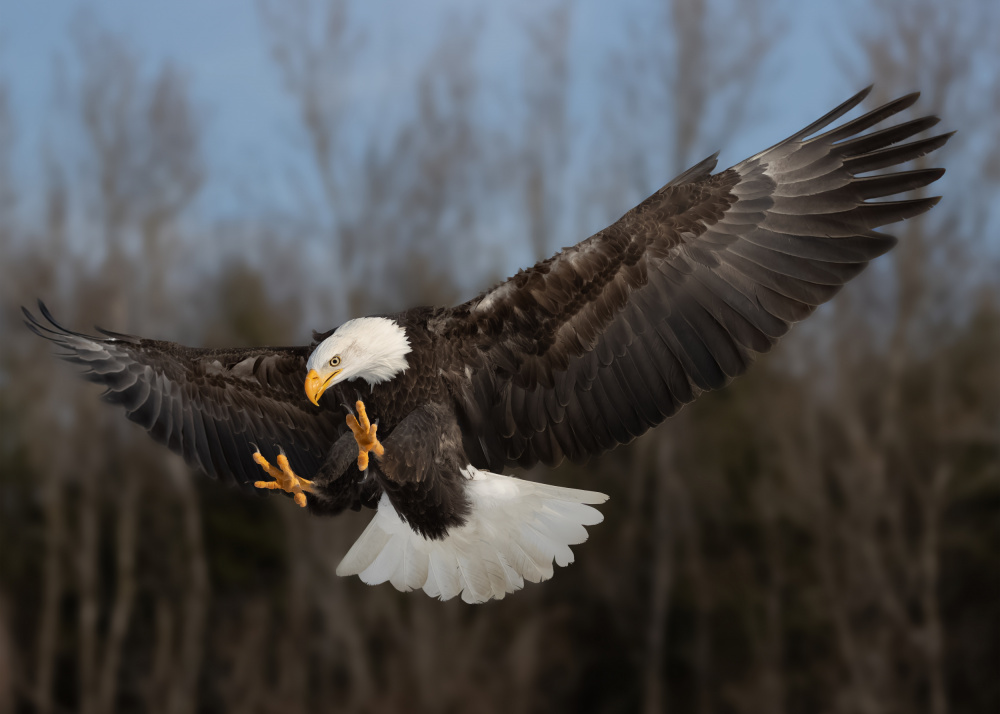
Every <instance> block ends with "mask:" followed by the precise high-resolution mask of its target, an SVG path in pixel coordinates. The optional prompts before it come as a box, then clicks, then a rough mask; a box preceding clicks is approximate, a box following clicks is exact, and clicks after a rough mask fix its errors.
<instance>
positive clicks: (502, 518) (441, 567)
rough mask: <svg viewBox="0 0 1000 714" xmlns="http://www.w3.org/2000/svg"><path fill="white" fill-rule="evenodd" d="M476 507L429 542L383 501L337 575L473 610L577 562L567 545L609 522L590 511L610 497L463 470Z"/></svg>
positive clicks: (485, 472) (386, 499)
mask: <svg viewBox="0 0 1000 714" xmlns="http://www.w3.org/2000/svg"><path fill="white" fill-rule="evenodd" d="M462 475H463V476H465V477H466V478H468V479H469V480H468V484H467V493H468V496H469V500H470V502H471V504H472V512H471V513H470V514H469V519H468V521H467V522H466V524H465V525H463V526H462V527H461V528H453V529H452V530H451V531H449V533H448V535H447V536H446V537H445V538H443V539H441V540H428V539H426V538H424V537H422V536H420V535H418V534H417V533H415V532H414V531H413V530H411V529H410V527H409V526H408V525H407V524H406V523H404V522H403V521H402V520H401V519H400V517H399V515H398V514H397V513H396V510H395V509H394V508H393V507H392V504H390V503H389V499H388V497H387V496H385V495H384V494H383V495H382V500H381V501H379V504H378V511H377V512H376V514H375V517H374V518H373V519H372V522H371V523H369V524H368V527H367V528H366V529H365V531H364V533H362V534H361V537H360V538H358V540H357V541H356V542H355V543H354V545H353V546H351V549H350V550H349V551H348V553H347V555H345V556H344V559H343V560H342V561H341V562H340V565H339V566H337V575H360V576H361V579H362V580H363V581H364V582H366V583H368V584H369V585H377V584H379V583H384V582H385V581H386V580H388V581H389V582H391V583H392V585H393V587H395V588H396V589H397V590H401V591H403V592H406V591H409V590H416V589H418V588H421V589H423V591H424V592H425V593H427V594H428V595H430V596H432V597H437V598H440V599H442V600H448V599H450V598H453V597H455V596H456V595H459V594H461V596H462V599H463V600H464V601H465V602H469V603H480V602H486V601H487V600H490V599H491V598H496V599H497V600H500V599H502V598H503V597H504V595H506V594H507V593H512V592H514V591H515V590H520V589H521V588H522V587H524V581H525V580H528V581H530V582H533V583H537V582H540V581H542V580H548V579H549V578H551V577H552V570H553V569H552V561H553V559H555V562H556V564H557V565H562V566H566V565H569V564H570V563H572V562H573V552H572V551H571V550H570V548H569V546H571V545H576V544H578V543H583V542H584V541H585V540H587V531H586V529H585V528H584V526H593V525H596V524H598V523H600V522H601V521H602V520H604V517H603V516H602V515H601V513H600V512H599V511H598V510H597V509H596V508H592V507H591V506H589V505H586V504H597V503H604V502H605V501H606V500H608V497H607V496H605V495H604V494H603V493H596V492H595V491H580V490H577V489H573V488H561V487H559V486H548V485H546V484H541V483H534V482H531V481H522V480H521V479H516V478H511V477H509V476H500V475H497V474H493V473H490V472H488V471H479V470H478V469H475V468H472V467H471V466H469V467H467V468H466V469H463V471H462Z"/></svg>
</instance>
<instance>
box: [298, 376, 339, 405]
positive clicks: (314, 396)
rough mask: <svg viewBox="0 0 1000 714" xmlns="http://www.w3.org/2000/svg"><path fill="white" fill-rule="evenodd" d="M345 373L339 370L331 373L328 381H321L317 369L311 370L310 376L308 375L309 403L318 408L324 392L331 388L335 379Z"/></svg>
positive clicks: (307, 390) (307, 394)
mask: <svg viewBox="0 0 1000 714" xmlns="http://www.w3.org/2000/svg"><path fill="white" fill-rule="evenodd" d="M343 371H344V370H342V369H338V370H336V371H335V372H331V373H330V374H329V375H328V376H327V378H326V379H321V378H320V376H319V372H317V371H316V370H315V369H310V370H309V374H307V375H306V396H307V397H309V401H310V402H312V403H313V404H315V405H316V406H317V407H318V406H319V398H320V397H322V396H323V392H325V391H326V388H327V387H329V386H330V382H332V381H333V378H334V377H336V376H337V375H338V374H340V373H341V372H343Z"/></svg>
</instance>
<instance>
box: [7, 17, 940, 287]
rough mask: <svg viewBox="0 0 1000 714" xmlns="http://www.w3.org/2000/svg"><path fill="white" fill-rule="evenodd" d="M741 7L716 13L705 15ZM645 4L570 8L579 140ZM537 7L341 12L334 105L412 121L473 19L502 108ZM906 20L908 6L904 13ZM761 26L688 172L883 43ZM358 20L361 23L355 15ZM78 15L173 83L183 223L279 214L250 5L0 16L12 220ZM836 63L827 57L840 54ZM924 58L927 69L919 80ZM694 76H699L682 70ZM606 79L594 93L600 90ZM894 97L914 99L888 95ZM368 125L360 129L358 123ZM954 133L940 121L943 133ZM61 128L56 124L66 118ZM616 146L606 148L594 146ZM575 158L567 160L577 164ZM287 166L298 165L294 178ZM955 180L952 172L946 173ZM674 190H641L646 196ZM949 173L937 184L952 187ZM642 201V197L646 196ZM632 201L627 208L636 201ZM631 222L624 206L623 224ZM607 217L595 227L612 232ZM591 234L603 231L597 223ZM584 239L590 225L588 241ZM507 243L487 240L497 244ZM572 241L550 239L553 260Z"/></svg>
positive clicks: (849, 81)
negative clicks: (198, 166)
mask: <svg viewBox="0 0 1000 714" xmlns="http://www.w3.org/2000/svg"><path fill="white" fill-rule="evenodd" d="M740 1H741V0H716V2H717V4H720V3H721V4H723V5H724V4H725V3H726V2H740ZM655 5H656V3H655V2H653V1H652V0H622V1H621V2H613V3H612V2H596V1H593V0H583V1H581V2H578V3H576V4H575V6H574V14H573V26H572V40H571V50H570V52H571V58H572V65H573V74H574V80H573V91H572V94H571V112H570V114H571V121H572V122H573V123H574V124H575V125H576V126H577V127H578V128H579V129H580V131H581V133H582V134H584V135H586V134H587V130H588V128H590V127H597V126H598V125H599V122H600V121H601V110H602V102H603V101H605V97H604V96H603V95H602V94H601V91H602V90H601V87H602V82H605V85H603V86H604V87H605V89H606V86H607V85H606V81H607V79H606V78H607V56H608V53H609V51H610V50H611V49H612V48H615V47H617V48H621V47H624V46H627V44H628V43H629V41H630V33H632V32H634V31H635V29H636V28H637V27H640V28H641V27H642V26H643V25H644V24H645V23H647V22H648V15H649V13H650V11H651V10H650V8H651V7H655ZM544 6H545V4H544V3H543V2H541V1H540V0H539V1H535V0H514V1H512V2H508V3H483V4H482V5H481V6H476V5H474V4H473V3H470V2H466V1H463V0H433V1H430V2H427V1H424V2H420V3H415V2H404V1H399V0H397V1H395V2H391V3H387V2H370V3H361V2H358V3H353V4H352V9H353V11H354V12H355V16H354V20H355V21H356V24H357V25H358V26H360V27H362V28H363V31H364V33H365V45H364V52H363V57H360V58H359V59H358V62H357V64H356V65H355V67H354V68H353V69H352V72H351V73H350V75H349V76H347V77H345V78H338V80H339V79H344V80H345V82H343V83H342V86H340V87H339V88H338V91H344V92H347V96H348V98H349V103H350V105H351V106H352V108H353V111H355V112H356V115H357V117H358V118H359V120H360V121H359V123H362V121H363V120H364V119H366V118H369V117H370V118H373V119H376V120H386V118H387V117H388V119H389V120H391V117H392V116H393V115H394V114H397V115H398V113H399V112H404V111H409V109H410V105H411V104H412V85H413V84H414V78H415V76H416V72H417V71H418V68H419V65H420V59H421V58H422V57H423V56H425V54H426V53H427V52H428V50H429V49H430V48H431V47H432V46H433V45H434V43H435V42H436V41H437V40H438V39H439V38H440V36H441V33H442V32H443V31H448V29H449V27H450V26H449V24H448V23H449V18H450V17H452V16H453V15H454V14H455V13H456V11H459V10H461V11H462V12H465V13H467V14H468V13H469V12H470V8H473V10H472V11H471V12H474V13H475V14H477V15H478V16H479V18H480V20H481V22H482V32H481V35H480V36H479V42H478V46H477V48H476V51H477V57H476V59H475V61H476V62H477V63H478V65H479V67H480V70H481V74H482V76H483V77H485V81H488V82H491V83H493V84H495V85H496V87H498V88H501V89H500V90H498V93H497V96H498V97H501V99H500V100H498V101H500V102H502V101H503V99H502V97H504V96H505V95H504V94H503V92H504V91H511V87H514V89H515V90H516V85H517V83H518V82H519V81H520V80H519V78H520V77H522V76H523V74H524V67H523V52H522V51H521V50H522V48H523V42H524V26H525V25H528V24H530V23H531V22H532V18H533V17H535V15H536V13H537V12H538V11H539V8H540V7H544ZM900 7H901V8H905V4H901V5H900ZM769 10H770V11H771V13H772V15H774V16H775V17H778V18H781V23H782V24H780V25H779V26H777V27H775V28H774V30H773V31H774V36H773V38H771V43H772V46H771V54H770V56H769V58H768V60H767V61H766V63H765V65H764V69H763V71H762V72H761V75H760V80H759V81H758V83H757V95H756V97H755V98H754V101H753V102H752V104H753V110H752V111H751V113H750V114H748V116H747V118H746V120H745V121H743V122H741V123H740V125H739V126H738V127H737V128H736V129H735V130H734V131H733V132H732V133H731V135H730V136H729V137H727V139H726V140H725V141H724V142H721V143H720V144H718V145H708V144H706V145H703V146H697V147H694V148H693V149H692V151H693V153H694V154H695V155H696V156H698V157H702V156H707V155H709V154H711V153H712V152H714V151H717V150H721V156H720V166H722V167H724V166H729V165H731V164H733V163H736V162H737V161H739V160H741V159H743V158H745V157H746V156H749V155H751V154H753V153H756V152H757V151H759V150H761V149H763V148H764V147H766V146H768V145H770V144H772V143H774V142H776V141H779V140H780V139H783V138H784V137H786V136H788V135H789V134H791V133H793V132H794V131H797V130H798V129H800V128H801V127H802V126H803V125H805V124H806V123H808V122H809V121H812V120H813V119H815V118H817V117H818V116H820V115H821V114H823V113H825V112H826V111H827V110H829V109H830V108H832V107H833V106H834V105H835V104H836V103H839V102H840V101H842V100H844V99H846V98H847V97H848V96H850V95H851V94H853V93H854V92H855V91H857V90H858V89H860V88H861V87H862V86H864V85H866V84H868V83H869V82H873V81H877V80H878V77H874V76H871V73H866V72H865V71H864V68H863V66H862V67H861V68H859V70H858V72H859V76H857V77H852V76H850V75H849V74H848V71H847V70H846V69H845V67H844V64H843V62H842V56H843V55H845V54H849V53H850V51H851V48H852V41H853V40H852V38H853V37H855V36H856V34H857V31H858V28H860V27H871V28H874V29H876V30H877V29H879V28H878V25H877V23H879V22H882V20H880V19H877V18H878V17H879V16H877V15H875V14H874V11H873V10H872V5H870V4H868V3H865V2H861V1H860V0H857V1H855V2H845V3H836V4H834V3H825V2H815V1H812V2H810V1H805V2H792V1H791V0H778V2H774V3H769ZM358 13H363V15H359V14H358ZM84 15H89V16H90V17H92V18H93V19H94V20H96V22H97V24H98V25H100V26H102V27H105V28H107V29H109V30H111V31H113V32H114V33H116V34H118V35H120V36H121V37H124V38H126V39H127V41H128V42H129V44H130V45H131V47H132V48H133V49H134V50H135V52H136V54H137V55H138V56H139V57H140V58H141V59H142V61H143V63H144V66H145V67H146V68H147V70H150V71H152V70H154V69H155V68H156V67H157V66H159V65H160V64H162V63H163V62H169V63H171V64H172V65H173V66H175V67H176V68H178V69H179V70H181V72H182V73H183V74H184V76H185V77H186V78H187V80H188V82H189V87H190V90H191V94H192V96H193V99H194V102H195V105H196V107H197V108H198V110H199V112H200V114H201V116H202V118H203V119H204V120H205V121H204V122H203V124H204V127H203V131H204V134H203V136H204V141H203V148H204V150H205V153H206V157H207V162H208V165H209V181H208V183H207V185H206V186H205V188H204V190H203V192H202V193H201V195H200V197H199V200H198V203H197V204H196V206H195V211H196V212H197V213H198V215H200V216H202V217H206V216H207V217H209V218H223V219H225V218H239V217H240V216H245V215H253V214H252V212H253V211H255V210H263V211H268V210H270V209H271V208H272V206H270V205H264V204H267V203H269V202H273V206H274V207H277V209H278V210H286V211H287V210H288V208H289V206H290V205H291V204H290V203H289V202H288V201H286V200H285V198H287V194H288V192H290V191H294V190H295V188H294V184H292V183H291V182H289V181H287V180H286V179H285V177H287V176H288V174H289V172H290V171H295V170H302V171H303V172H304V173H307V172H308V168H303V164H302V163H301V162H303V161H304V158H303V157H304V152H303V151H302V150H301V148H302V144H301V141H302V139H301V135H300V134H299V133H298V132H297V124H296V117H295V114H294V112H295V108H294V105H293V103H292V102H291V101H290V100H289V97H288V96H287V95H286V94H285V92H284V90H283V89H282V86H281V81H280V76H279V73H278V71H277V70H276V68H275V65H274V63H273V61H272V58H271V57H270V56H269V52H268V47H267V42H266V34H265V32H264V28H262V26H261V22H262V20H261V16H260V14H259V13H258V11H257V4H256V3H254V2H249V1H248V0H210V1H206V0H173V1H172V2H169V3H167V2H159V3H152V2H136V1H135V0H94V1H92V2H75V1H70V0H48V1H46V2H20V1H15V0H0V80H2V81H3V82H5V83H6V85H7V87H8V89H9V91H10V93H11V99H12V101H11V107H12V109H13V112H14V120H15V130H16V136H17V139H18V141H17V146H16V152H15V169H16V177H17V181H18V182H19V190H20V192H21V194H22V195H23V196H24V199H23V200H22V201H21V211H22V212H24V211H30V207H31V205H32V197H35V198H36V199H37V196H39V195H40V194H41V191H33V190H32V189H33V188H35V187H38V188H41V186H42V184H43V180H44V178H43V177H44V172H43V166H44V163H43V161H42V157H43V149H44V145H43V137H48V138H47V140H48V141H51V140H52V139H51V137H52V136H53V135H56V134H58V132H59V120H60V118H61V117H60V114H61V113H62V112H66V111H70V109H68V108H67V107H66V106H65V105H59V104H58V103H56V102H55V101H54V100H53V96H54V91H53V77H54V76H55V75H57V74H58V72H57V68H58V67H60V66H62V67H63V69H65V68H66V67H67V66H68V67H69V70H70V71H72V62H73V61H74V49H73V42H72V36H73V35H72V29H73V26H74V23H76V22H78V21H79V20H80V18H81V17H82V16H84ZM739 31H740V28H739V27H736V26H733V25H732V23H729V24H720V26H719V28H718V32H717V33H716V35H717V36H716V35H713V36H712V37H711V38H710V41H711V42H715V43H718V44H720V45H721V44H723V43H725V42H726V41H727V38H729V37H732V36H733V34H734V33H738V32H739ZM838 53H839V54H838ZM932 64H933V58H928V68H930V67H932ZM685 69H686V71H691V72H698V71H699V68H698V67H690V68H685ZM602 78H603V79H602ZM899 89H900V91H908V90H910V89H919V87H904V88H899ZM505 111H508V109H507V108H506V107H504V106H498V107H497V116H496V117H492V120H493V121H498V122H501V123H503V122H511V121H512V120H511V119H510V117H509V116H508V115H506V114H504V112H505ZM363 118H364V119H363ZM956 118H957V117H955V116H952V117H949V118H948V119H950V120H951V122H954V121H955V119H956ZM63 119H64V118H63ZM601 139H602V141H604V142H605V143H606V144H608V145H611V146H613V145H614V142H615V140H616V137H606V136H605V137H601ZM590 148H591V146H590V145H589V144H587V143H586V142H581V143H580V144H578V145H576V146H575V147H574V151H589V150H590ZM296 162H299V164H296ZM952 165H954V162H952ZM669 178H671V176H670V175H666V174H665V175H663V176H661V177H658V178H657V179H655V180H653V179H651V181H652V183H651V184H650V185H649V186H648V187H645V188H644V189H643V190H644V191H645V192H646V193H648V192H650V191H652V190H654V189H655V188H657V187H658V186H659V185H660V184H662V183H663V182H665V181H666V180H668V179H669ZM949 179H951V180H954V174H953V173H949V176H946V177H945V179H944V180H942V181H941V183H940V184H939V186H940V188H941V190H942V191H945V192H949V191H953V189H951V188H950V187H949V184H948V182H949ZM643 195H645V194H643ZM641 197H642V196H638V195H637V196H635V198H636V199H638V198H641ZM626 208H628V205H622V206H620V207H619V208H618V209H616V210H618V211H619V212H620V211H622V210H624V209H626ZM615 217H617V216H616V215H608V216H607V217H605V218H610V219H613V218H615ZM597 220H603V219H601V218H599V219H597ZM587 227H588V228H593V229H594V230H596V229H597V228H599V227H601V225H593V226H590V225H589V224H588V226H587ZM505 230H507V228H506V227H499V228H498V229H497V231H498V232H499V233H503V232H504V231H505ZM584 235H586V233H584V234H582V235H576V234H574V235H568V236H565V238H566V240H563V238H564V237H563V236H560V237H559V239H560V243H559V244H561V245H564V244H566V243H567V242H571V241H572V240H574V239H579V238H582V237H584ZM508 252H509V254H508V255H505V261H506V262H507V263H508V265H506V266H504V267H503V269H504V270H505V271H507V272H509V271H511V270H513V269H516V267H518V266H519V265H523V264H524V263H525V262H527V260H528V258H529V256H527V255H526V254H522V253H519V252H515V251H508Z"/></svg>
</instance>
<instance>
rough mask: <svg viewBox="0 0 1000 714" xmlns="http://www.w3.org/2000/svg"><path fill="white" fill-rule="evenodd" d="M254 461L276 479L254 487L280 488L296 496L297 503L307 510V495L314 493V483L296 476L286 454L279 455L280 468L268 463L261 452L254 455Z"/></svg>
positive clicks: (255, 484) (256, 484)
mask: <svg viewBox="0 0 1000 714" xmlns="http://www.w3.org/2000/svg"><path fill="white" fill-rule="evenodd" d="M253 460H254V461H255V462H256V463H257V465H258V466H260V467H261V468H262V469H264V471H265V472H267V475H268V476H270V477H271V478H273V479H274V480H273V481H254V483H253V485H254V486H256V487H257V488H269V489H279V488H280V489H281V490H282V491H285V492H286V493H291V494H294V495H293V498H294V499H295V503H297V504H298V505H300V506H302V507H303V508H305V506H306V493H313V482H312V481H308V480H306V479H304V478H299V477H298V476H296V475H295V472H294V471H292V469H291V467H290V466H289V465H288V459H287V458H285V455H284V454H279V455H278V468H275V467H273V466H271V464H269V463H267V459H265V458H264V457H263V456H261V453H260V452H259V451H257V452H256V453H254V455H253Z"/></svg>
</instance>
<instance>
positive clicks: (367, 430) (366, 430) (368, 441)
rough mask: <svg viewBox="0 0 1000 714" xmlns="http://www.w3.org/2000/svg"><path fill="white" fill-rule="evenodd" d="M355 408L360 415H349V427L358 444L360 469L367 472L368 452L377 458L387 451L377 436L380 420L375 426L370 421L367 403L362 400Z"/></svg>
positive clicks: (376, 421)
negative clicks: (371, 452) (366, 409)
mask: <svg viewBox="0 0 1000 714" xmlns="http://www.w3.org/2000/svg"><path fill="white" fill-rule="evenodd" d="M354 406H355V407H356V408H357V410H358V415H357V416H354V414H348V415H347V426H348V427H350V429H351V431H352V432H354V440H355V441H357V442H358V469H360V470H361V471H366V470H367V469H368V452H369V451H374V452H375V455H376V456H382V455H383V454H384V453H385V449H384V448H383V447H382V444H381V443H379V440H378V437H377V436H376V432H377V431H378V420H377V419H376V420H375V423H374V424H372V423H371V422H370V421H368V413H367V412H366V411H365V403H364V402H363V401H361V400H360V399H359V400H358V401H357V404H355V405H354Z"/></svg>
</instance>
